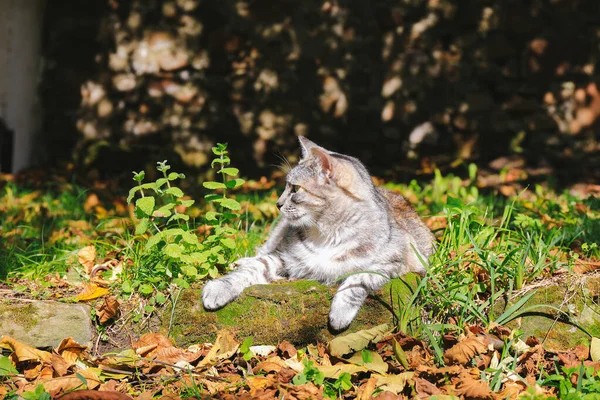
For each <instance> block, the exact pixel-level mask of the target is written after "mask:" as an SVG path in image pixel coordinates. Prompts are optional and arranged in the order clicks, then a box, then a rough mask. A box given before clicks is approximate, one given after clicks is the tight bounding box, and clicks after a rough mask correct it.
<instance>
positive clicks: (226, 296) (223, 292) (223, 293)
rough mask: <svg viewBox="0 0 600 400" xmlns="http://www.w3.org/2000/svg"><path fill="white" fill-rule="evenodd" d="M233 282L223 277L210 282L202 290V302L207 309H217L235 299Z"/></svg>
mask: <svg viewBox="0 0 600 400" xmlns="http://www.w3.org/2000/svg"><path fill="white" fill-rule="evenodd" d="M235 297H236V296H235V293H234V291H233V288H232V287H231V284H230V283H228V282H226V281H223V280H222V279H215V280H213V281H210V282H208V283H207V284H206V285H205V286H204V289H203V290H202V304H204V308H206V309H207V310H216V309H219V308H221V307H223V306H224V305H225V304H227V303H229V302H231V301H233V300H235Z"/></svg>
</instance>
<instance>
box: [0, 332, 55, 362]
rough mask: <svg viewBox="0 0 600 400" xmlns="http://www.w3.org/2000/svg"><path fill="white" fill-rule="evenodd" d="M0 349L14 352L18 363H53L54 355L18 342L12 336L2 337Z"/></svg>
mask: <svg viewBox="0 0 600 400" xmlns="http://www.w3.org/2000/svg"><path fill="white" fill-rule="evenodd" d="M0 347H2V348H5V349H7V350H11V351H12V352H13V356H14V357H16V359H17V360H16V361H18V362H23V361H38V362H40V361H41V362H44V363H51V362H52V354H50V353H48V352H47V351H42V350H38V349H36V348H34V347H31V346H29V345H26V344H24V343H21V342H19V341H18V340H16V339H14V338H12V337H10V336H2V338H0Z"/></svg>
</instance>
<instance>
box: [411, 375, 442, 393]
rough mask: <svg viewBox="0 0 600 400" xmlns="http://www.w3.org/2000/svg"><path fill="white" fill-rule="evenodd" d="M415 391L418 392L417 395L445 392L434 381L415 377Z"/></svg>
mask: <svg viewBox="0 0 600 400" xmlns="http://www.w3.org/2000/svg"><path fill="white" fill-rule="evenodd" d="M414 380H415V392H417V396H419V398H420V397H422V396H427V397H429V396H433V395H435V394H443V392H442V391H441V390H440V389H438V388H437V387H436V386H435V385H434V384H433V383H431V382H429V381H428V380H426V379H423V378H418V377H415V378H414Z"/></svg>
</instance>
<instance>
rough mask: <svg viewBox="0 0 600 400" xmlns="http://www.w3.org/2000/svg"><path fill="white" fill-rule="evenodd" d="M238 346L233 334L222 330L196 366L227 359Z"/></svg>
mask: <svg viewBox="0 0 600 400" xmlns="http://www.w3.org/2000/svg"><path fill="white" fill-rule="evenodd" d="M239 347H240V344H239V342H237V341H236V340H235V338H234V336H233V334H231V333H230V332H227V331H222V332H220V333H219V334H218V335H217V339H216V340H215V344H214V345H213V347H212V348H211V349H210V351H209V352H208V354H207V355H206V357H204V358H203V359H202V361H200V362H199V363H198V366H197V368H200V367H203V366H206V365H210V364H213V363H215V362H216V361H218V360H224V359H227V358H229V357H231V356H232V355H234V354H235V352H236V351H237V349H238V348H239Z"/></svg>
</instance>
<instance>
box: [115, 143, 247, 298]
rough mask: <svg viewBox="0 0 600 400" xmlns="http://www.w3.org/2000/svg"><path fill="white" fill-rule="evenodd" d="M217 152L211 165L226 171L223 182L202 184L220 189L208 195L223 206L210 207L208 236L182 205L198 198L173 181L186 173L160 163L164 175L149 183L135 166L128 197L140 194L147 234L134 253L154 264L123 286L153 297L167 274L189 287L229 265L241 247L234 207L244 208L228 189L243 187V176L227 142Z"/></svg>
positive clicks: (140, 227)
mask: <svg viewBox="0 0 600 400" xmlns="http://www.w3.org/2000/svg"><path fill="white" fill-rule="evenodd" d="M213 152H214V153H215V154H216V155H217V156H218V157H217V158H215V160H214V161H213V162H212V166H213V167H215V166H218V171H217V173H220V174H221V176H222V182H204V184H203V186H204V187H205V188H207V189H209V190H214V191H215V192H216V193H211V194H209V195H207V196H206V199H207V200H208V201H210V202H212V203H213V204H215V205H216V206H217V208H218V211H212V210H210V211H207V212H206V213H205V222H206V223H207V224H208V225H211V226H212V227H213V230H212V233H211V234H210V235H209V236H208V237H206V238H204V240H203V241H201V240H200V239H199V238H198V236H197V234H196V233H195V231H194V224H193V223H192V222H193V221H191V220H190V215H188V214H187V213H186V212H185V211H183V210H188V209H189V207H191V206H192V205H193V204H194V200H190V199H188V198H186V196H185V193H184V192H183V190H181V189H180V188H179V187H177V186H175V185H174V184H175V183H176V182H177V180H180V179H183V178H185V176H184V175H183V174H180V173H176V172H169V170H170V169H171V167H170V166H169V165H168V164H167V162H166V161H163V162H159V163H158V165H157V170H158V171H159V172H160V173H161V174H162V176H161V177H159V178H158V179H157V180H156V181H154V182H148V183H145V182H144V178H145V173H144V172H143V171H141V172H134V176H133V180H134V181H135V182H136V183H137V184H136V186H134V187H133V188H132V189H131V190H130V191H129V196H128V198H127V201H128V202H129V203H131V202H132V201H133V199H134V198H135V197H136V196H140V197H138V198H137V199H136V200H135V215H136V217H137V218H138V221H137V224H136V229H135V233H136V235H140V236H144V237H145V238H146V240H145V244H144V246H143V248H142V249H140V248H139V247H136V248H135V249H134V251H133V253H134V255H133V258H136V259H137V260H139V261H140V263H141V264H143V265H148V266H149V267H150V268H145V272H148V273H146V274H143V273H142V274H130V276H129V277H128V279H126V280H125V281H124V282H123V285H122V289H123V292H125V293H131V292H133V291H136V290H137V291H138V292H139V293H140V294H141V295H143V296H147V297H149V296H151V295H152V294H153V293H154V289H155V288H156V287H158V288H159V289H161V288H162V287H161V286H164V282H165V278H166V279H167V280H169V281H172V282H173V283H175V284H177V285H179V286H182V287H188V286H189V283H191V282H194V281H197V280H200V279H203V278H205V277H206V276H211V277H215V276H216V275H217V274H218V266H219V265H225V264H226V263H227V262H228V260H229V259H230V256H231V253H232V250H233V249H235V248H236V243H235V239H234V235H235V234H236V233H237V230H236V229H235V228H233V227H232V226H231V223H232V222H233V221H234V220H235V219H236V218H237V217H238V215H237V214H235V213H233V211H237V210H240V209H241V206H240V204H239V203H238V202H237V201H236V200H234V199H232V198H228V197H227V189H235V188H237V187H239V186H240V185H242V184H243V183H244V180H243V179H240V178H236V176H237V174H238V172H239V171H238V170H237V169H236V168H231V167H228V166H229V164H230V159H229V157H228V156H227V145H224V144H218V145H217V146H216V147H214V148H213ZM136 275H137V276H136ZM157 300H158V299H157ZM159 303H160V301H159ZM163 303H164V301H163ZM151 306H152V305H151Z"/></svg>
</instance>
